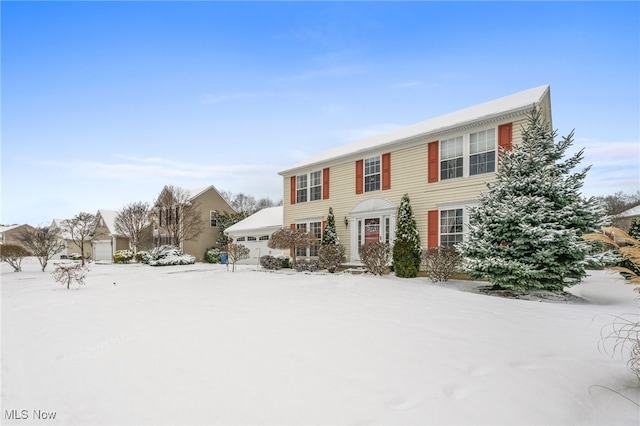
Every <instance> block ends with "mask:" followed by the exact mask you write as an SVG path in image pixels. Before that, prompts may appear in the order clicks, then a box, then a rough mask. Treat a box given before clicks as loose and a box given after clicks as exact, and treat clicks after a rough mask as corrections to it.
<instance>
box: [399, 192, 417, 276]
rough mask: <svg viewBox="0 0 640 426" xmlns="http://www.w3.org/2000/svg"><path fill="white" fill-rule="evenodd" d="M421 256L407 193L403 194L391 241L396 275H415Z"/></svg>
mask: <svg viewBox="0 0 640 426" xmlns="http://www.w3.org/2000/svg"><path fill="white" fill-rule="evenodd" d="M421 256H422V247H421V246H420V234H419V233H418V227H417V226H416V220H415V218H414V216H413V210H412V209H411V202H410V200H409V195H408V194H404V195H403V196H402V200H401V201H400V207H398V219H397V220H396V239H395V241H394V242H393V270H394V272H395V273H396V276H398V277H402V278H413V277H416V276H417V275H418V270H419V269H420V262H421Z"/></svg>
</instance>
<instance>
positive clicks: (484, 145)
mask: <svg viewBox="0 0 640 426" xmlns="http://www.w3.org/2000/svg"><path fill="white" fill-rule="evenodd" d="M469 154H470V155H469V175H478V174H481V173H489V172H494V171H495V170H496V130H495V129H487V130H483V131H482V132H477V133H471V135H469Z"/></svg>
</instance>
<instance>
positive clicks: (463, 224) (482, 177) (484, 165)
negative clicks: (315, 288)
mask: <svg viewBox="0 0 640 426" xmlns="http://www.w3.org/2000/svg"><path fill="white" fill-rule="evenodd" d="M539 108H542V112H543V117H544V119H545V120H546V121H547V122H548V123H549V124H550V125H551V124H552V123H551V98H550V88H549V86H540V87H536V88H533V89H529V90H525V91H523V92H519V93H516V94H513V95H510V96H506V97H503V98H500V99H496V100H493V101H490V102H486V103H483V104H479V105H476V106H472V107H470V108H465V109H462V110H459V111H456V112H452V113H449V114H445V115H442V116H439V117H436V118H432V119H429V120H426V121H423V122H420V123H417V124H414V125H411V126H408V127H404V128H400V129H397V130H394V131H391V132H388V133H384V134H381V135H378V136H375V137H371V138H368V139H364V140H361V141H358V142H354V143H351V144H348V145H344V146H341V147H338V148H334V149H331V150H328V151H325V152H322V153H320V154H318V155H315V156H312V157H311V158H308V159H306V160H304V161H302V162H300V163H298V164H296V165H294V166H292V167H291V168H288V169H286V170H283V171H281V172H279V174H280V175H281V176H282V177H283V179H284V224H285V226H290V227H297V228H303V229H306V230H307V231H309V232H311V233H313V234H314V235H315V236H316V237H318V238H320V237H321V235H322V229H323V226H324V223H325V220H326V216H327V214H328V211H329V207H333V212H334V215H335V218H336V230H337V233H338V237H339V238H340V242H341V244H343V245H344V246H345V249H346V257H347V260H348V261H349V262H358V261H359V255H358V248H359V247H360V246H361V245H362V244H364V243H367V242H371V241H382V242H389V243H391V244H392V243H393V240H394V237H395V226H396V216H397V209H398V206H399V203H400V199H401V198H402V195H403V194H405V193H408V194H409V197H410V200H411V206H412V210H413V213H414V216H415V219H416V223H417V227H418V230H419V232H420V238H421V242H422V245H423V246H424V247H435V246H439V245H443V246H446V245H451V244H455V243H457V242H460V241H462V240H463V239H464V238H465V234H466V232H467V227H468V226H467V224H468V207H469V206H472V205H474V204H477V199H478V195H479V194H480V193H481V192H482V191H485V190H486V189H487V185H486V184H487V182H491V181H494V180H495V176H496V173H495V172H496V167H499V153H500V150H501V149H506V150H510V149H511V147H512V145H513V144H518V143H519V142H520V141H521V134H522V126H525V127H526V126H527V116H526V115H527V113H530V112H531V111H532V110H533V109H539ZM312 250H313V248H311V249H306V250H300V251H299V252H298V253H297V254H298V255H306V256H309V255H313V252H312Z"/></svg>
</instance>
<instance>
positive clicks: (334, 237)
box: [322, 207, 340, 246]
mask: <svg viewBox="0 0 640 426" xmlns="http://www.w3.org/2000/svg"><path fill="white" fill-rule="evenodd" d="M334 244H340V239H339V238H338V234H337V232H336V218H335V217H334V216H333V208H332V207H329V214H328V215H327V223H326V224H325V226H324V232H323V233H322V245H323V246H327V245H334Z"/></svg>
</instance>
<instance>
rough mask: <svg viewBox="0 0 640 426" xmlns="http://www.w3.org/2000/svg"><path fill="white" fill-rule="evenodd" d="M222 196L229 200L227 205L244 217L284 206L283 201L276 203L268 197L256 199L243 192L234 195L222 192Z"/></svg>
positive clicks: (229, 192)
mask: <svg viewBox="0 0 640 426" xmlns="http://www.w3.org/2000/svg"><path fill="white" fill-rule="evenodd" d="M220 195H222V197H223V198H224V199H225V200H227V203H229V205H230V206H231V207H233V209H234V210H235V211H236V212H238V213H240V214H242V215H243V216H244V217H247V216H249V215H252V214H254V213H255V212H257V211H260V210H262V209H265V208H267V207H275V206H281V205H282V200H280V201H277V202H276V201H273V200H271V199H270V198H268V197H264V198H259V199H256V198H255V197H254V196H252V195H246V194H244V193H242V192H240V193H238V194H233V193H232V192H231V191H221V192H220Z"/></svg>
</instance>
